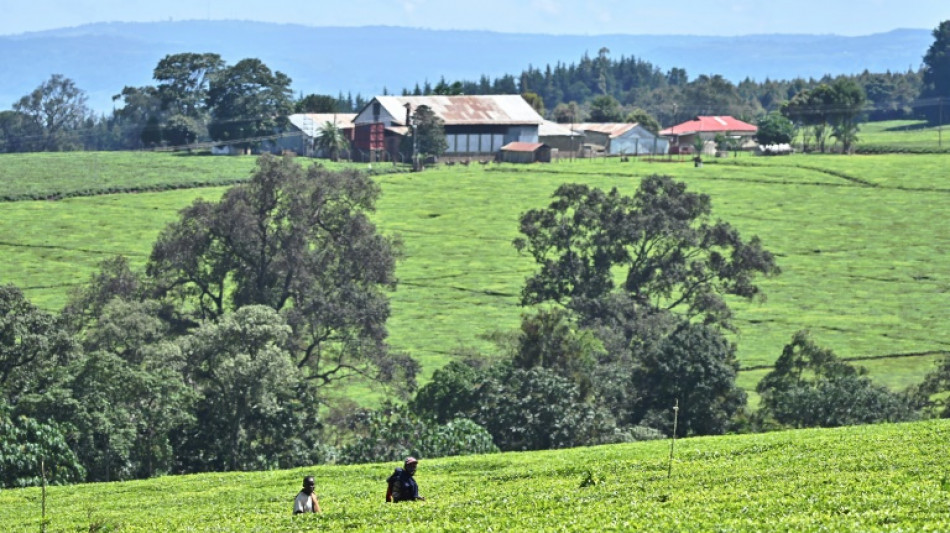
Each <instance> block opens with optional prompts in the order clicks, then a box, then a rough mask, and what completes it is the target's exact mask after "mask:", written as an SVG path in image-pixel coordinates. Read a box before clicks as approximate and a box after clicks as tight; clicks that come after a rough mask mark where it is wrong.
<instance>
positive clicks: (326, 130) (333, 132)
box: [315, 121, 350, 161]
mask: <svg viewBox="0 0 950 533" xmlns="http://www.w3.org/2000/svg"><path fill="white" fill-rule="evenodd" d="M315 143H316V146H315V148H316V149H317V150H319V151H320V152H322V153H323V155H325V156H326V157H329V158H330V160H331V161H338V160H339V159H340V154H341V153H342V152H343V151H344V150H346V149H347V148H349V146H350V142H349V141H348V140H347V139H346V134H344V133H343V130H342V129H340V128H339V127H337V125H336V124H334V123H332V122H330V121H327V122H325V123H324V124H323V125H322V126H320V130H319V131H318V132H317V138H316V140H315Z"/></svg>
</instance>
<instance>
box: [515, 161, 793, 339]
mask: <svg viewBox="0 0 950 533" xmlns="http://www.w3.org/2000/svg"><path fill="white" fill-rule="evenodd" d="M554 198H555V199H554V201H553V202H552V203H551V204H550V206H548V207H547V208H546V209H535V210H531V211H528V212H527V213H525V214H524V215H523V216H522V217H521V233H522V234H524V237H523V238H519V239H516V240H515V241H514V245H515V247H516V248H517V249H518V250H519V251H522V252H526V253H528V254H529V255H530V256H531V257H533V258H534V260H535V262H536V263H537V264H538V266H539V270H538V271H537V272H536V273H535V274H533V275H532V276H531V277H529V278H528V280H527V281H526V283H525V287H524V290H523V292H522V302H523V303H524V304H528V305H530V304H537V303H542V302H552V301H553V302H559V303H561V304H564V305H567V306H569V307H573V308H575V309H579V308H581V307H582V305H581V304H582V303H583V302H584V301H591V300H599V299H602V298H603V297H605V296H607V295H608V294H610V293H611V292H613V291H614V290H615V289H619V290H621V291H623V292H625V293H627V294H629V295H630V296H631V297H632V299H633V300H634V301H635V302H639V303H640V304H642V305H646V306H649V307H651V308H654V309H662V310H671V311H679V312H680V313H681V314H682V315H683V316H685V317H686V318H691V317H695V316H702V317H703V318H704V320H705V322H707V323H716V324H720V325H726V326H728V325H729V318H730V315H731V313H730V310H729V308H728V306H727V305H726V303H725V300H724V295H727V294H729V295H734V296H739V297H742V298H754V297H756V296H759V295H760V291H759V288H758V286H757V285H756V284H755V283H754V281H755V276H756V275H757V274H761V275H765V276H770V275H774V274H777V273H778V272H779V268H778V266H777V265H776V264H775V259H774V257H773V256H772V254H771V253H770V252H768V251H767V250H765V249H763V248H762V246H761V243H760V241H759V239H758V237H752V238H751V239H749V240H748V241H745V240H743V239H742V238H741V237H740V235H739V232H738V231H737V230H736V229H735V228H733V227H732V226H731V225H729V224H728V223H726V222H723V221H721V220H713V219H712V217H711V206H712V202H711V200H710V198H709V197H708V196H707V195H705V194H698V193H692V192H689V191H687V190H686V184H684V183H681V182H677V181H675V180H673V179H672V178H670V177H668V176H650V177H647V178H645V179H644V180H643V181H642V182H641V183H640V187H639V188H638V189H637V192H636V194H634V195H633V196H632V197H631V196H624V195H622V194H621V193H620V192H619V191H618V190H617V189H613V190H611V191H609V192H604V191H602V190H600V189H596V188H591V187H589V186H587V185H582V184H566V185H562V186H561V187H559V188H558V189H557V191H555V193H554ZM616 280H619V281H620V283H619V287H618V284H617V282H616Z"/></svg>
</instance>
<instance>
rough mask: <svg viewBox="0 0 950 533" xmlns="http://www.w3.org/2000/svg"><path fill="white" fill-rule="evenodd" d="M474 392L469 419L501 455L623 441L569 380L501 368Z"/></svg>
mask: <svg viewBox="0 0 950 533" xmlns="http://www.w3.org/2000/svg"><path fill="white" fill-rule="evenodd" d="M486 378H487V379H484V380H483V381H482V382H481V383H479V385H478V387H477V388H476V396H475V404H474V413H473V414H472V415H471V418H472V420H474V421H475V422H476V423H478V424H479V425H481V426H484V427H485V429H487V430H488V432H489V433H491V435H492V438H493V439H494V442H495V444H497V445H498V447H499V448H500V449H502V450H505V451H510V450H547V449H553V448H568V447H572V446H581V445H590V444H600V443H603V442H616V441H619V440H625V439H626V437H625V436H623V435H622V434H617V433H616V432H615V429H614V424H613V418H612V417H611V416H610V415H609V414H608V413H606V412H603V411H601V410H599V409H598V408H597V407H596V406H594V405H593V404H591V403H588V402H585V401H584V399H583V398H582V397H581V391H580V389H579V388H578V386H577V385H575V384H574V383H573V382H572V381H570V380H568V379H566V378H563V377H561V376H559V375H558V374H556V373H555V372H553V371H551V370H548V369H546V368H543V367H536V368H532V369H529V370H524V369H520V368H515V367H509V366H503V367H501V368H499V369H497V370H496V371H495V372H493V373H492V374H489V375H487V376H486Z"/></svg>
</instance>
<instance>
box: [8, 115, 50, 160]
mask: <svg viewBox="0 0 950 533" xmlns="http://www.w3.org/2000/svg"><path fill="white" fill-rule="evenodd" d="M42 146H43V128H42V126H40V125H39V124H37V123H36V122H35V121H33V120H30V119H29V117H27V116H26V115H25V114H23V113H20V112H17V111H0V153H11V152H29V151H34V150H40V149H42Z"/></svg>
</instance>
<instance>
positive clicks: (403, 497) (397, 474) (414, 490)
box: [386, 457, 425, 502]
mask: <svg viewBox="0 0 950 533" xmlns="http://www.w3.org/2000/svg"><path fill="white" fill-rule="evenodd" d="M418 464H419V461H418V460H416V458H415V457H407V458H406V462H405V464H404V466H403V468H397V469H396V470H395V471H394V472H393V475H391V476H389V478H388V479H387V480H386V483H387V487H386V501H387V502H405V501H413V500H425V498H423V497H422V496H419V485H417V484H416V480H415V479H414V478H413V476H414V475H415V473H416V466H418Z"/></svg>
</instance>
